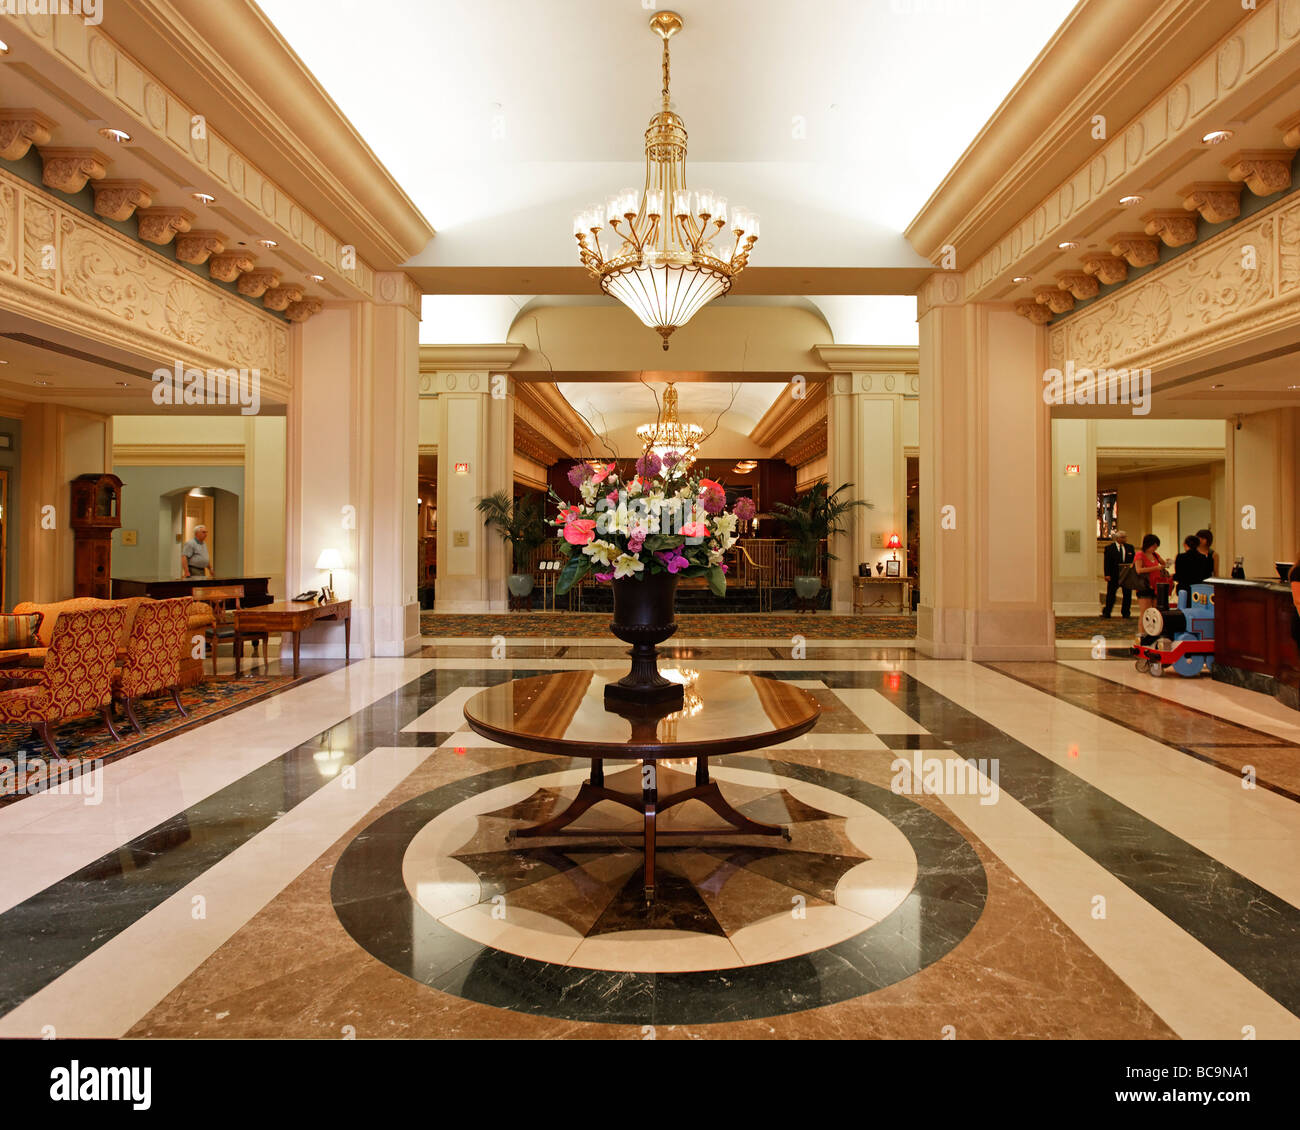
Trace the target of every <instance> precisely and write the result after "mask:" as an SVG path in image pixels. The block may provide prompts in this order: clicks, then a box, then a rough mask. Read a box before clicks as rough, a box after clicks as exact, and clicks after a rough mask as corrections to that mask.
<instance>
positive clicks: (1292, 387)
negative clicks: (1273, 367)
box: [1286, 385, 1300, 392]
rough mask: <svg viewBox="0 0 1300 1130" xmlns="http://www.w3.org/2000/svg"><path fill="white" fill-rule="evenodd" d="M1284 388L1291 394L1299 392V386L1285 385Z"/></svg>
mask: <svg viewBox="0 0 1300 1130" xmlns="http://www.w3.org/2000/svg"><path fill="white" fill-rule="evenodd" d="M1286 387H1287V389H1288V390H1289V391H1291V392H1300V385H1287V386H1286Z"/></svg>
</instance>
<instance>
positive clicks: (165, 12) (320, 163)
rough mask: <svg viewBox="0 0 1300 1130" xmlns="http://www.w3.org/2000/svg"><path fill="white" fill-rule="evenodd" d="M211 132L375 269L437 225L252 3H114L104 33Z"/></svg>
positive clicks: (408, 251) (394, 264) (388, 266)
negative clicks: (235, 143)
mask: <svg viewBox="0 0 1300 1130" xmlns="http://www.w3.org/2000/svg"><path fill="white" fill-rule="evenodd" d="M102 30H103V31H104V32H105V33H107V34H108V35H111V36H112V38H113V40H114V41H115V42H117V43H119V44H120V45H121V46H122V48H123V49H124V50H126V51H128V52H129V53H130V54H132V55H133V56H134V57H135V58H136V59H138V60H141V61H142V62H144V61H147V66H148V68H149V70H151V71H152V72H153V73H154V74H155V75H156V76H157V77H158V78H159V79H160V80H161V81H162V82H163V83H165V84H167V85H168V86H170V87H171V88H172V89H173V90H181V91H184V93H185V97H186V99H187V100H188V101H190V102H191V103H193V104H194V105H196V106H199V107H201V108H202V111H203V114H204V116H205V117H206V118H207V120H208V122H209V125H210V126H211V127H212V128H213V129H215V130H217V131H219V132H220V133H222V134H224V135H225V136H226V137H231V138H239V142H240V145H241V147H242V151H243V153H244V154H245V155H246V156H247V157H248V158H249V159H250V160H251V161H252V162H254V163H255V164H257V165H259V166H261V167H262V168H263V169H266V170H268V172H269V173H270V175H272V176H273V177H274V178H275V180H276V181H277V183H279V184H281V185H282V186H283V187H284V188H285V190H286V191H287V192H289V193H291V194H292V195H293V196H294V197H295V198H296V199H297V200H298V201H299V203H300V204H302V206H303V207H304V208H306V209H309V210H310V211H311V212H313V213H314V214H315V215H316V216H318V217H319V218H320V220H321V221H322V222H323V223H324V224H325V225H327V226H328V227H330V228H332V229H333V230H334V231H335V232H337V233H338V234H339V235H340V237H341V238H342V239H343V240H344V242H347V243H351V244H352V245H353V246H355V247H356V249H357V251H358V254H359V255H361V256H363V257H364V258H366V259H367V260H369V261H370V264H371V266H372V267H373V268H374V269H375V270H381V271H382V270H397V269H398V268H400V267H401V265H402V264H403V263H405V262H406V261H407V260H408V259H410V258H411V257H413V256H414V255H416V254H418V253H419V252H420V251H422V250H424V248H425V247H426V246H427V244H428V242H429V240H430V239H431V238H432V237H433V226H432V225H431V224H430V223H429V221H428V220H427V219H425V218H424V216H423V215H422V214H421V213H420V211H419V209H418V208H416V206H415V204H414V203H413V202H412V201H411V199H410V197H409V196H407V195H406V193H405V192H404V191H403V190H402V188H401V186H400V185H399V184H398V183H397V181H396V180H394V179H393V176H392V174H391V173H389V171H388V170H387V169H386V168H385V167H384V166H383V165H382V164H381V163H380V161H379V158H378V157H376V156H375V154H374V151H373V150H372V149H371V148H370V146H368V145H367V144H366V142H365V140H364V139H363V138H362V137H361V135H360V134H359V133H358V132H357V130H356V128H355V127H354V126H353V125H352V123H351V122H349V121H348V119H347V118H346V117H344V115H343V112H342V111H341V110H340V109H339V108H338V106H337V105H336V104H335V103H334V101H333V99H331V98H330V96H329V95H328V94H327V93H326V92H325V90H324V88H323V87H322V86H321V85H320V83H319V82H317V81H316V78H315V76H313V75H312V73H311V72H310V71H309V70H308V69H307V67H306V66H305V65H304V64H303V62H302V60H301V59H299V58H298V56H297V55H295V54H294V52H293V50H292V48H290V46H289V45H288V43H287V42H285V40H284V37H283V36H281V35H280V33H279V32H278V31H277V30H276V28H275V26H274V25H273V24H272V23H271V21H270V20H269V19H267V17H266V16H265V15H264V14H263V13H262V11H261V9H259V8H258V7H257V5H256V4H254V3H252V2H251V0H222V2H221V3H219V4H213V3H210V2H209V0H121V2H119V3H115V4H106V5H104V22H103V29H102Z"/></svg>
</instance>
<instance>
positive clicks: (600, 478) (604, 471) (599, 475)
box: [591, 463, 614, 483]
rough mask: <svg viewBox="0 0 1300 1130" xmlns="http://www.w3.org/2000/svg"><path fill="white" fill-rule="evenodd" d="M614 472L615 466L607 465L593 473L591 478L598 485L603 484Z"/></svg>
mask: <svg viewBox="0 0 1300 1130" xmlns="http://www.w3.org/2000/svg"><path fill="white" fill-rule="evenodd" d="M613 470H614V464H613V463H606V464H605V465H604V466H603V467H601V468H600V470H598V471H595V472H593V473H592V476H591V478H592V481H593V482H597V483H603V482H604V481H605V480H606V479H607V478H609V474H610V472H611V471H613Z"/></svg>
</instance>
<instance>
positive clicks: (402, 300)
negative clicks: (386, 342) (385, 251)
mask: <svg viewBox="0 0 1300 1130" xmlns="http://www.w3.org/2000/svg"><path fill="white" fill-rule="evenodd" d="M374 295H375V297H374V303H375V305H376V306H405V307H406V309H408V310H409V311H410V312H411V313H412V314H414V315H415V316H416V317H417V318H418V317H419V316H420V298H421V294H420V288H419V287H418V286H416V285H415V283H414V281H413V280H412V279H411V277H410V276H409V275H405V274H403V273H402V272H401V271H377V272H376V273H375V289H374Z"/></svg>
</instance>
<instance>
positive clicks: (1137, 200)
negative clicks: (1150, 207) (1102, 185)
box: [1119, 195, 1143, 208]
mask: <svg viewBox="0 0 1300 1130" xmlns="http://www.w3.org/2000/svg"><path fill="white" fill-rule="evenodd" d="M1142 199H1143V198H1142V197H1141V196H1137V195H1130V196H1121V197H1120V198H1119V202H1120V204H1122V205H1123V206H1124V207H1125V208H1132V207H1133V205H1134V204H1141V203H1142Z"/></svg>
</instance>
